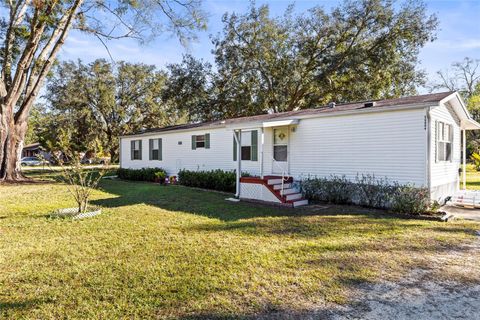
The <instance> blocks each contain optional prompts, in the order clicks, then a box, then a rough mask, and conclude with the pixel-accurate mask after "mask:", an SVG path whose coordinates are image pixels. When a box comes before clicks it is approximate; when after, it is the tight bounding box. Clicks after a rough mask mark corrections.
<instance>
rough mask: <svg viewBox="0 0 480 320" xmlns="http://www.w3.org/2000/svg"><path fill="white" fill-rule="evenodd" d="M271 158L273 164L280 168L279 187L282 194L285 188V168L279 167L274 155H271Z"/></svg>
mask: <svg viewBox="0 0 480 320" xmlns="http://www.w3.org/2000/svg"><path fill="white" fill-rule="evenodd" d="M272 160H273V163H274V164H275V165H277V166H278V168H280V170H281V171H282V187H281V189H280V194H281V195H282V196H284V194H283V191H284V188H285V176H286V175H285V173H286V172H285V169H284V168H283V167H281V166H280V165H279V164H278V163H277V162H276V161H277V160H275V158H274V157H272Z"/></svg>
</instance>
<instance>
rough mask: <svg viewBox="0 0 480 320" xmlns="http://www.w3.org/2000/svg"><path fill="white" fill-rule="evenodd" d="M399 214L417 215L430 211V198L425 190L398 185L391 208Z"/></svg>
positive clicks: (408, 185)
mask: <svg viewBox="0 0 480 320" xmlns="http://www.w3.org/2000/svg"><path fill="white" fill-rule="evenodd" d="M391 209H392V210H393V211H395V212H399V213H408V214H413V215H419V214H422V213H425V212H427V211H429V210H430V196H429V194H428V189H427V188H417V187H414V186H412V185H410V184H407V185H398V186H397V187H396V188H395V193H394V195H393V201H392V208H391Z"/></svg>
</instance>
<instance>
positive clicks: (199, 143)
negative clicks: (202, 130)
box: [195, 135, 205, 148]
mask: <svg viewBox="0 0 480 320" xmlns="http://www.w3.org/2000/svg"><path fill="white" fill-rule="evenodd" d="M195 137H196V140H195V147H196V148H205V136H204V135H201V136H195Z"/></svg>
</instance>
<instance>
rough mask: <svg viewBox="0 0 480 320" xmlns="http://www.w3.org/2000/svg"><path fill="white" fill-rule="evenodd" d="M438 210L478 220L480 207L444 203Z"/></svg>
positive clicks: (462, 217)
mask: <svg viewBox="0 0 480 320" xmlns="http://www.w3.org/2000/svg"><path fill="white" fill-rule="evenodd" d="M440 211H445V212H446V213H448V214H453V215H454V216H455V217H456V218H459V219H465V220H473V221H478V222H480V209H476V208H464V207H459V206H454V205H450V204H447V205H444V206H443V207H441V208H440Z"/></svg>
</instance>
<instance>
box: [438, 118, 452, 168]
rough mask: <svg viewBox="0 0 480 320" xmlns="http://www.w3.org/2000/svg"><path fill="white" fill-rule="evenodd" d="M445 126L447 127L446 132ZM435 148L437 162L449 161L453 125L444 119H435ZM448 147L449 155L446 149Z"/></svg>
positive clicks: (450, 159)
mask: <svg viewBox="0 0 480 320" xmlns="http://www.w3.org/2000/svg"><path fill="white" fill-rule="evenodd" d="M445 128H448V132H446V130H445ZM435 138H436V148H437V161H438V162H451V161H452V158H453V125H452V124H451V123H447V122H444V121H437V132H436V137H435ZM449 148H450V154H449V157H447V150H448V149H449Z"/></svg>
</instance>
